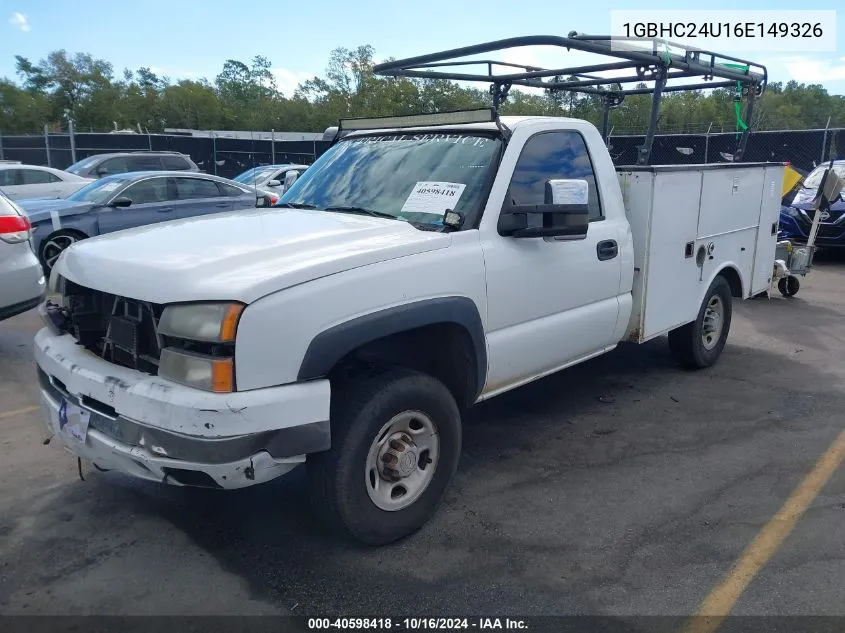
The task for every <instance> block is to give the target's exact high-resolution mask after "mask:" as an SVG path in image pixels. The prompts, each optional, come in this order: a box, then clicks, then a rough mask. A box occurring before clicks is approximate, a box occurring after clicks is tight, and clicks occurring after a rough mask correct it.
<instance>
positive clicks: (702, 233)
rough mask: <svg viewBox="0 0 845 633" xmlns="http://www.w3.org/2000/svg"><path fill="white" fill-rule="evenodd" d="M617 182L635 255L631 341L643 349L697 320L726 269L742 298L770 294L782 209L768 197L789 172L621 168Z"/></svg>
mask: <svg viewBox="0 0 845 633" xmlns="http://www.w3.org/2000/svg"><path fill="white" fill-rule="evenodd" d="M617 176H618V178H619V183H620V186H621V188H622V193H623V199H624V203H625V210H626V213H627V215H628V221H629V223H630V225H631V232H632V234H633V238H634V250H635V253H634V261H635V264H634V265H635V271H634V286H633V301H634V307H633V310H632V315H631V319H630V322H629V326H628V332H627V334H626V337H625V338H626V339H628V340H632V341H637V342H644V341H647V340H649V339H652V338H655V337H657V336H660V335H662V334H665V333H667V332H668V331H669V330H672V329H674V328H676V327H679V326H681V325H684V324H686V323H690V322H692V321H694V320H695V319H696V317H697V316H698V311H699V308H700V306H701V302H702V300H703V297H704V294H705V293H706V291H707V288H708V286H709V285H710V282H711V281H712V279H713V276H714V275H716V274H717V273H718V272H719V271H720V270H723V269H724V268H726V267H730V268H732V269H733V270H735V271H736V273H738V276H739V278H740V280H741V283H742V286H743V287H742V297H743V298H748V297H750V296H752V295H754V294H757V292H761V291H762V290H765V289H766V288H767V287H768V280H769V279H770V278H771V271H772V266H773V263H774V248H775V242H774V240H775V239H776V235H774V236H772V235H771V231H772V223H773V222H774V223H775V232H776V228H777V227H776V222H777V213H778V212H779V210H780V207H779V203H778V204H775V203H776V202H777V201H775V202H772V199H771V197H770V190H771V189H772V183H773V182H774V183H775V186H774V191H775V193H774V195H775V196H777V195H778V191H779V185H778V184H777V183H778V182H779V181H778V178H782V176H783V166H781V165H771V164H768V165H766V164H764V165H758V164H753V165H751V164H738V165H730V166H721V165H719V166H712V165H688V166H682V167H679V166H673V167H672V168H663V167H659V166H658V167H634V168H630V169H629V168H626V167H620V168H617ZM778 200H779V199H778ZM758 242H759V244H758ZM755 260H756V262H757V264H756V270H757V272H758V277H757V278H756V280H755V281H754V282H752V278H753V272H754V271H755Z"/></svg>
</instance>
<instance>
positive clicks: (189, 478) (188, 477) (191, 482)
mask: <svg viewBox="0 0 845 633" xmlns="http://www.w3.org/2000/svg"><path fill="white" fill-rule="evenodd" d="M162 470H163V471H164V472H165V474H166V475H167V478H168V479H172V480H173V481H175V482H176V483H180V484H182V485H184V486H195V487H199V488H217V489H222V486H220V485H219V484H218V483H217V482H216V481H214V479H212V478H211V475H208V474H206V473H203V472H200V471H198V470H185V469H184V468H162Z"/></svg>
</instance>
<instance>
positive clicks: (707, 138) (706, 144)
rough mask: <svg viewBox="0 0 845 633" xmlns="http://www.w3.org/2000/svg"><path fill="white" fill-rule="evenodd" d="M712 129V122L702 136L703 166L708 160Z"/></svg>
mask: <svg viewBox="0 0 845 633" xmlns="http://www.w3.org/2000/svg"><path fill="white" fill-rule="evenodd" d="M712 129H713V121H710V125H709V126H708V128H707V134H705V135H704V164H705V165H706V164H707V163H708V162H709V160H710V130H712Z"/></svg>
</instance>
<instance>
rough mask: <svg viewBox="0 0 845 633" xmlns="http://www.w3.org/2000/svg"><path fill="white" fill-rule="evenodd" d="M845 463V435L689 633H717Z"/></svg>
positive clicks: (763, 532)
mask: <svg viewBox="0 0 845 633" xmlns="http://www.w3.org/2000/svg"><path fill="white" fill-rule="evenodd" d="M843 460H845V431H842V432H841V433H840V434H839V436H838V437H837V438H836V439H835V440H834V441H833V444H831V445H830V448H828V449H827V452H826V453H825V454H824V455H822V456H821V458H820V459H819V461H817V462H816V465H815V466H814V467H813V470H811V471H810V472H809V473H808V474H807V476H806V477H805V478H804V480H803V481H802V482H801V483H800V484H799V485H798V487H797V488H796V489H795V491H794V492H793V493H792V496H790V497H789V499H787V500H786V503H784V504H783V507H782V508H781V509H780V510H779V511H778V513H777V514H776V515H775V516H774V517H772V519H771V520H770V521H769V522H768V523H767V524H766V525H765V527H763V529H762V530H761V531H760V533H759V534H758V535H757V538H755V539H754V541H753V542H752V543H751V545H749V546H748V547H747V548H746V550H745V551H744V552H743V554H742V556H741V557H740V559H739V560H738V561H737V563H736V564H735V565H734V567H733V569H732V570H731V572H730V573H729V574H728V576H727V577H726V578H725V580H723V581H722V583H721V584H719V585H718V586H717V587H716V588H715V589H714V590H713V591H711V592H710V595H708V596H707V598H706V599H705V600H704V602H702V604H701V606H700V607H699V610H698V613H697V617H695V618H693V619H692V621H691V622H690V623H689V625H688V626H687V628H686V633H713V631H715V630H716V629H717V628H718V627H719V625H720V624H721V623H722V620H723V619H724V618H725V617H727V615H728V614H729V613H730V612H731V609H733V607H734V605H735V604H736V602H737V600H739V597H740V596H741V595H742V592H743V591H745V589H746V588H747V587H748V585H749V584H750V583H751V581H752V580H753V579H754V577H755V576H756V575H757V573H758V572H759V571H760V570H761V569H762V568H763V567H764V566H765V565H766V563H768V562H769V559H771V557H772V556H773V555H774V554H775V552H777V550H778V549H779V548H780V546H781V544H782V543H783V541H784V539H785V538H786V537H787V536H788V535H789V533H790V532H791V531H792V528H794V527H795V524H796V523H798V520H799V519H800V518H801V516H802V515H803V514H804V512H806V510H807V508H808V507H810V504H811V503H812V502H813V500H814V499H815V498H816V497H817V496H818V494H819V493H820V492H821V490H822V488H824V486H825V484H826V483H827V482H828V480H829V479H830V478H831V476H833V473H834V472H836V469H837V468H839V466H840V465H841V464H842V461H843Z"/></svg>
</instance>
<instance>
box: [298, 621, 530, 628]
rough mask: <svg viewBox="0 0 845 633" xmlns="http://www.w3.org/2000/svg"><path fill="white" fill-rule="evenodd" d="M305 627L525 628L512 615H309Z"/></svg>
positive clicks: (525, 624)
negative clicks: (505, 616) (495, 616)
mask: <svg viewBox="0 0 845 633" xmlns="http://www.w3.org/2000/svg"><path fill="white" fill-rule="evenodd" d="M308 629H309V630H311V631H321V630H323V631H325V630H332V629H345V630H365V631H378V630H384V631H391V630H393V631H454V630H463V631H472V630H477V631H486V630H511V631H516V630H526V629H528V624H527V623H526V622H525V621H524V620H520V619H513V618H309V619H308Z"/></svg>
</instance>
